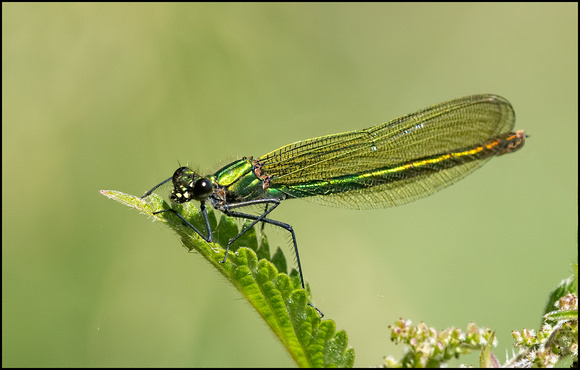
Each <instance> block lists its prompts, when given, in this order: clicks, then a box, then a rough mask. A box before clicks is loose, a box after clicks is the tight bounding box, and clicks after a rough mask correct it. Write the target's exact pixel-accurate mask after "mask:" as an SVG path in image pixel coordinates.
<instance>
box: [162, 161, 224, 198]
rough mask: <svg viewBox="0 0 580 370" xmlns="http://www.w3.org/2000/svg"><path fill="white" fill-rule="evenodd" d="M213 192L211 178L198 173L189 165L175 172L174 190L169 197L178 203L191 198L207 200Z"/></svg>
mask: <svg viewBox="0 0 580 370" xmlns="http://www.w3.org/2000/svg"><path fill="white" fill-rule="evenodd" d="M212 192H213V186H212V184H211V181H210V180H209V179H206V178H203V177H201V176H199V175H198V174H196V173H195V172H194V171H193V170H191V169H190V168H188V167H180V168H178V169H177V170H176V171H175V172H174V173H173V190H171V194H170V195H169V198H170V199H171V200H172V201H174V202H176V203H185V202H189V201H190V200H200V201H203V200H206V199H207V198H208V197H209V196H210V195H211V194H212Z"/></svg>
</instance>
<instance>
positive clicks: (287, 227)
mask: <svg viewBox="0 0 580 370" xmlns="http://www.w3.org/2000/svg"><path fill="white" fill-rule="evenodd" d="M258 203H267V205H269V204H272V203H273V204H274V205H273V207H272V208H270V209H269V210H268V209H267V206H266V211H265V212H264V213H263V214H261V215H260V216H256V215H251V214H247V213H241V212H235V211H230V210H229V209H232V208H238V207H244V206H248V205H253V204H258ZM279 204H280V201H279V200H278V199H271V200H267V199H264V200H258V201H250V202H244V203H237V204H233V205H231V206H230V207H228V208H229V209H224V210H223V212H224V213H226V214H227V215H229V216H232V217H239V218H244V219H250V220H254V222H252V224H251V225H250V226H248V227H247V228H245V229H244V230H242V231H241V232H240V233H239V234H238V235H237V236H236V237H235V238H233V239H230V241H229V242H228V245H227V247H226V252H225V255H224V259H223V261H221V262H222V263H224V262H225V261H226V259H227V256H228V251H229V248H230V245H231V244H232V243H233V242H234V241H235V240H236V239H238V238H239V237H240V236H242V235H243V234H244V233H245V232H246V231H248V230H249V229H251V228H252V227H253V226H254V225H255V224H257V223H258V222H260V221H261V222H262V225H263V224H266V223H267V224H270V225H274V226H278V227H280V228H282V229H284V230H286V231H288V232H289V233H290V235H291V236H292V243H293V245H294V253H295V255H296V264H297V265H298V273H299V275H300V284H301V285H302V289H304V290H306V286H305V284H304V276H303V274H302V265H301V263H300V254H299V253H298V243H297V242H296V234H295V233H294V229H293V228H292V226H291V225H290V224H287V223H284V222H280V221H276V220H272V219H269V218H266V217H265V216H267V215H268V213H270V212H272V211H273V210H274V209H276V207H278V205H279ZM308 305H309V306H310V307H312V308H314V309H315V310H316V312H318V314H319V315H320V318H323V317H324V314H323V313H322V311H320V310H319V309H318V308H317V307H316V306H314V305H313V304H312V303H310V302H308Z"/></svg>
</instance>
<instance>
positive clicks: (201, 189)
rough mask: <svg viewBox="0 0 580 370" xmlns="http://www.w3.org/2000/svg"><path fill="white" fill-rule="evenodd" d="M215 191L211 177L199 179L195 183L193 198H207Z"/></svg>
mask: <svg viewBox="0 0 580 370" xmlns="http://www.w3.org/2000/svg"><path fill="white" fill-rule="evenodd" d="M211 193H213V186H212V185H211V181H209V179H205V178H202V179H199V180H197V181H196V182H195V184H194V185H193V198H194V199H197V200H205V199H207V198H208V197H209V196H210V195H211Z"/></svg>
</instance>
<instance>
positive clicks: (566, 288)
mask: <svg viewBox="0 0 580 370" xmlns="http://www.w3.org/2000/svg"><path fill="white" fill-rule="evenodd" d="M577 290H578V265H577V264H576V265H575V273H574V275H573V276H571V277H569V278H567V279H564V280H562V281H561V282H560V284H558V287H557V288H556V289H554V291H552V292H551V293H550V297H549V298H548V302H547V303H546V307H545V308H544V315H545V314H547V313H549V312H552V311H554V310H555V309H556V306H555V304H556V302H558V300H559V299H560V298H562V297H564V296H565V295H566V294H568V293H576V291H577Z"/></svg>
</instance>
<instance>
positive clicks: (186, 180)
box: [173, 167, 195, 187]
mask: <svg viewBox="0 0 580 370" xmlns="http://www.w3.org/2000/svg"><path fill="white" fill-rule="evenodd" d="M194 177H195V172H193V171H192V170H190V169H189V168H187V167H180V168H178V169H177V170H176V171H175V172H174V173H173V186H175V187H189V186H190V185H191V183H192V182H193V179H194Z"/></svg>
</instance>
